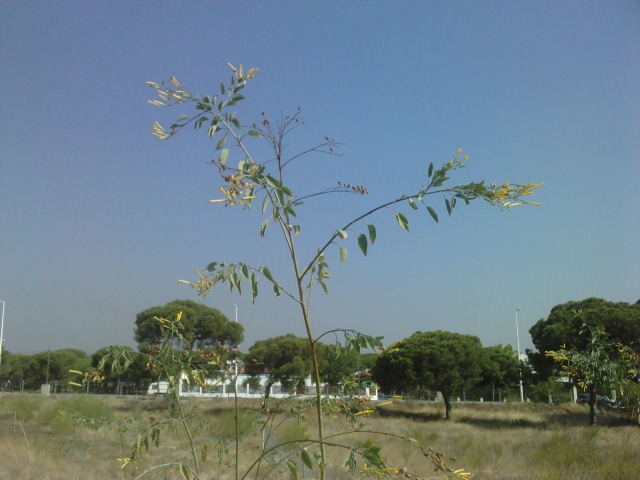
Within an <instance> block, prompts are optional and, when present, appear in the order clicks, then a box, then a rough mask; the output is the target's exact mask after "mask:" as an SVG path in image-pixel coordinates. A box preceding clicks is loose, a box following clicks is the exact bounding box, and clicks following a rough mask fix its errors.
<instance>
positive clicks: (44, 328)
mask: <svg viewBox="0 0 640 480" xmlns="http://www.w3.org/2000/svg"><path fill="white" fill-rule="evenodd" d="M0 56H1V58H0V85H2V95H0V115H1V122H0V300H4V301H5V302H6V312H5V325H4V337H5V338H6V342H5V344H4V348H5V349H7V350H8V351H11V352H13V353H35V352H40V351H45V350H47V349H49V348H50V349H52V350H54V349H59V348H79V349H82V350H85V351H87V352H88V353H93V352H94V351H96V350H97V349H99V348H101V347H104V346H108V345H114V344H119V345H122V344H128V345H134V341H133V326H134V320H135V316H136V313H138V312H140V311H142V310H144V309H146V308H148V307H151V306H155V305H162V304H165V303H167V302H169V301H172V300H175V299H194V300H196V299H197V296H196V295H195V292H194V291H193V290H192V289H190V288H189V287H186V286H182V285H180V284H178V283H177V280H178V279H193V278H194V269H195V268H203V267H205V266H206V265H207V264H208V263H209V262H211V261H227V262H235V261H243V260H244V261H247V262H251V263H255V264H257V265H268V266H269V267H270V269H271V270H272V272H273V273H274V274H276V275H278V276H283V275H285V273H286V272H287V267H288V264H287V262H286V256H285V255H284V253H285V252H284V250H283V246H282V245H280V244H279V242H278V240H279V239H278V237H277V236H276V235H275V233H276V231H275V230H273V231H272V232H271V233H272V234H271V235H268V236H267V238H266V239H261V238H260V237H259V235H258V229H259V225H260V220H259V219H258V217H257V215H256V214H249V215H245V214H243V212H242V211H241V210H240V209H225V208H224V207H221V206H219V205H217V206H214V205H210V204H209V203H208V201H209V200H210V199H212V198H216V196H218V194H217V193H216V192H217V189H218V187H219V186H220V184H219V182H218V181H217V179H216V175H215V174H214V173H215V172H214V171H213V170H212V169H211V167H210V166H209V165H207V163H206V162H207V161H209V160H210V159H211V158H213V156H214V145H212V144H211V143H210V142H209V141H208V139H207V137H206V132H204V131H201V132H194V131H193V130H187V131H185V132H183V134H181V135H180V136H179V137H177V138H175V139H172V140H170V141H168V142H159V141H157V140H156V139H155V138H154V137H153V136H152V128H151V127H152V124H153V122H154V121H155V120H160V121H161V122H164V123H165V124H169V123H171V121H172V120H173V119H175V118H176V117H177V116H178V115H180V114H181V113H183V112H182V111H179V110H177V109H176V110H169V111H163V110H160V109H157V108H154V107H151V106H149V105H148V104H147V103H146V101H147V100H148V99H150V98H152V96H153V91H152V90H150V89H149V88H148V87H147V86H145V81H147V80H153V81H161V80H164V79H168V78H169V77H171V76H172V75H175V76H176V77H177V78H178V79H180V80H181V81H182V82H183V83H184V84H186V85H187V86H189V87H190V88H191V89H192V90H194V91H196V92H199V93H200V94H202V95H204V94H208V93H212V94H215V93H217V91H218V88H219V87H218V85H219V82H220V81H221V80H225V81H226V80H228V79H229V77H230V72H229V70H228V67H227V66H226V65H227V62H231V63H234V64H236V65H237V64H241V63H242V64H244V66H245V68H247V67H259V68H260V73H259V74H258V76H257V78H256V79H255V81H254V82H253V83H252V85H251V86H250V88H249V89H248V91H247V93H246V95H247V100H246V101H245V102H244V103H243V104H242V105H240V107H239V109H238V114H239V115H240V117H241V119H242V120H243V121H245V122H246V123H250V122H252V121H254V120H258V119H259V118H260V113H261V112H263V111H264V112H267V115H269V116H271V117H272V118H277V117H278V116H279V115H280V114H281V113H291V112H293V111H295V109H296V108H297V107H298V106H300V107H301V108H302V109H303V116H304V119H305V122H306V125H305V127H304V128H303V129H302V130H299V131H297V132H296V134H295V135H294V136H292V137H290V142H289V143H290V147H289V148H290V150H289V151H290V152H292V153H293V152H295V151H296V150H297V149H301V148H304V147H308V146H311V145H314V144H315V143H316V142H317V141H320V140H322V138H323V137H324V136H325V135H331V136H333V137H335V138H336V139H337V140H338V141H340V142H343V143H344V146H343V148H342V150H341V153H343V154H344V156H343V157H341V158H339V159H336V158H324V157H319V156H315V157H312V158H309V159H308V160H306V161H305V163H301V164H300V166H299V167H298V168H297V170H295V171H296V173H295V174H294V175H293V177H292V180H294V181H296V182H297V186H298V187H297V188H298V191H300V192H301V193H308V192H310V191H313V190H314V189H316V188H320V187H323V186H335V185H336V182H337V181H342V182H349V183H352V184H362V185H365V186H367V188H368V190H369V192H370V195H369V196H368V197H364V198H361V197H356V196H343V197H333V198H328V197H325V199H323V200H320V201H318V202H315V203H313V202H309V203H308V204H307V205H306V206H305V207H304V211H302V212H301V214H302V215H303V217H302V218H301V223H302V225H303V233H302V236H301V237H300V240H301V246H302V248H303V250H304V252H305V253H306V254H309V253H312V252H313V251H314V248H315V247H316V246H317V245H319V244H322V243H324V241H325V240H326V238H327V236H328V235H330V234H331V233H332V232H333V231H334V230H335V229H336V228H337V227H339V226H341V225H342V224H344V223H345V222H346V221H347V220H349V219H350V217H351V216H352V215H354V214H355V213H357V212H360V211H364V209H365V208H368V207H370V206H371V205H374V204H376V203H382V202H383V201H386V200H389V199H391V198H394V197H396V196H397V195H399V194H402V193H409V192H410V191H413V190H415V189H416V188H417V187H418V186H419V185H421V184H422V180H424V178H425V174H426V168H427V165H428V164H429V162H431V161H433V162H434V163H436V164H441V163H443V162H446V161H449V160H451V159H452V158H453V156H454V155H455V152H456V151H457V150H458V148H463V149H464V151H465V153H467V154H468V155H469V156H470V157H471V161H470V162H469V164H468V167H467V168H466V169H464V170H462V171H461V172H459V173H460V175H459V176H457V177H454V178H453V180H454V181H455V180H458V182H459V183H461V182H466V181H471V180H480V179H486V180H487V181H494V182H496V183H502V182H504V181H511V182H521V183H528V182H536V183H538V182H544V183H545V184H546V187H545V188H544V189H542V190H539V191H538V195H537V198H536V200H538V201H540V202H541V203H542V207H540V208H535V207H532V208H523V209H514V210H513V211H510V212H501V211H500V210H498V209H495V208H491V207H489V206H487V205H482V204H473V205H472V206H471V207H469V208H466V207H463V206H459V207H458V209H457V211H456V212H455V213H454V215H453V216H452V217H451V218H447V216H446V213H445V212H444V209H443V208H442V205H440V204H436V207H438V209H439V211H440V218H441V221H440V224H437V225H436V224H435V223H434V222H433V221H431V219H430V217H429V216H428V215H427V214H426V213H423V212H416V213H415V214H413V213H412V214H410V215H408V217H409V221H410V227H411V232H410V233H406V232H404V231H403V230H401V229H400V228H399V227H398V226H397V225H396V224H395V221H394V220H393V212H387V213H384V214H382V215H380V216H378V217H376V218H375V219H373V220H372V223H375V224H376V226H377V227H378V240H377V243H376V245H375V246H374V248H372V249H371V250H370V253H369V256H368V257H367V258H363V257H362V255H360V254H359V252H358V251H357V247H356V245H355V244H354V243H353V242H352V243H347V246H348V247H349V248H350V257H349V260H348V262H347V264H346V265H345V266H340V265H339V261H338V258H337V254H335V252H334V254H335V255H334V257H331V258H330V263H331V265H332V270H331V272H332V275H333V278H332V279H331V280H330V282H329V288H330V295H329V296H324V295H323V294H321V293H320V292H318V294H317V296H316V297H315V300H314V304H313V310H312V314H313V315H314V319H313V322H314V326H315V331H316V333H318V334H319V333H321V332H322V331H324V330H328V329H331V328H336V327H344V328H355V329H358V330H361V331H364V332H366V333H369V334H372V335H381V336H384V337H385V339H386V342H388V343H390V342H393V341H396V340H398V339H401V338H404V337H407V336H409V335H411V334H412V333H414V332H415V331H418V330H419V331H430V330H436V329H442V330H449V331H453V332H459V333H465V334H472V335H478V336H479V337H480V338H481V340H482V342H483V344H484V345H486V346H488V345H495V344H499V343H501V344H511V345H514V346H515V343H516V328H515V327H516V325H515V312H516V308H520V309H521V311H520V312H519V325H520V334H521V343H522V348H523V349H524V348H525V347H530V346H531V340H530V336H529V334H528V330H529V328H530V327H531V325H532V324H533V323H535V322H536V321H537V320H539V319H540V318H546V316H547V315H548V313H549V311H550V309H551V308H552V307H554V306H555V305H557V304H560V303H565V302H567V301H570V300H582V299H584V298H587V297H591V296H596V297H602V298H605V299H607V300H611V301H624V302H635V301H637V300H638V299H639V298H640V274H639V272H640V248H639V246H638V244H639V242H638V238H639V236H640V215H639V214H638V205H639V204H640V202H639V201H640V193H639V189H638V185H640V98H639V97H640V3H638V2H636V1H630V0H629V1H624V0H621V1H611V2H603V1H585V2H568V1H567V2H563V1H535V2H514V1H483V2H461V1H454V2H444V1H442V2H432V1H404V2H391V1H389V2H381V1H373V2H364V1H348V2H347V1H325V2H297V1H296V2H292V1H277V2H261V1H245V2H231V1H229V2H222V1H217V2H201V3H199V2H142V1H141V2H30V1H24V2H23V1H20V2H18V1H2V2H0ZM256 148H258V149H260V148H261V147H260V146H259V145H256ZM293 186H294V187H295V186H296V185H293ZM256 213H257V212H256ZM406 213H407V214H409V213H411V212H406ZM305 222H306V223H305ZM206 304H207V305H210V306H213V307H215V308H218V309H219V310H221V311H222V312H223V313H224V314H225V315H227V317H229V318H230V319H234V304H236V305H238V315H239V320H240V322H241V323H242V324H243V325H244V326H245V338H246V340H245V342H244V344H243V345H242V347H243V348H244V349H245V351H246V349H247V348H248V347H249V346H250V345H251V344H252V343H253V342H254V341H256V340H258V339H264V338H267V337H270V336H275V335H280V334H284V333H288V332H292V333H296V334H302V333H303V328H302V324H301V321H300V319H299V316H298V315H297V313H298V312H297V310H296V309H295V308H294V306H293V305H291V304H289V303H288V302H287V301H286V300H285V299H283V298H280V299H275V298H273V297H272V295H271V294H270V290H269V287H268V285H266V284H265V285H263V287H262V291H261V294H260V296H259V297H258V300H257V302H256V304H255V305H252V304H251V299H250V298H249V297H247V296H242V297H239V296H237V295H231V294H229V293H228V291H227V290H226V288H223V289H222V290H220V291H219V292H216V293H214V294H213V295H212V296H210V297H209V298H208V299H207V300H206Z"/></svg>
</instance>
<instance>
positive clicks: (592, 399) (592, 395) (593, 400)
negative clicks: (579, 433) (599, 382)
mask: <svg viewBox="0 0 640 480" xmlns="http://www.w3.org/2000/svg"><path fill="white" fill-rule="evenodd" d="M597 403H598V395H597V393H596V386H595V385H590V386H589V423H590V424H591V426H594V425H595V424H596V413H597V412H596V409H597Z"/></svg>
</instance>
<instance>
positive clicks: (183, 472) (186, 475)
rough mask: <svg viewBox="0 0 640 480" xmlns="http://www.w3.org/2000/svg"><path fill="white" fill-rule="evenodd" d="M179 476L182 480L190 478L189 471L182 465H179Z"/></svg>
mask: <svg viewBox="0 0 640 480" xmlns="http://www.w3.org/2000/svg"><path fill="white" fill-rule="evenodd" d="M180 474H181V475H182V478H184V480H189V478H190V475H189V470H188V469H187V466H186V465H185V464H184V463H181V464H180Z"/></svg>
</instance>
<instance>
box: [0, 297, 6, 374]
mask: <svg viewBox="0 0 640 480" xmlns="http://www.w3.org/2000/svg"><path fill="white" fill-rule="evenodd" d="M0 303H2V322H0V376H1V375H2V342H4V304H5V301H4V300H0Z"/></svg>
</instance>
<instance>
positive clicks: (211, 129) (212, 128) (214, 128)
mask: <svg viewBox="0 0 640 480" xmlns="http://www.w3.org/2000/svg"><path fill="white" fill-rule="evenodd" d="M217 131H218V125H211V126H210V127H209V138H210V139H211V140H213V136H214V135H215V133H216V132H217Z"/></svg>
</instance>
